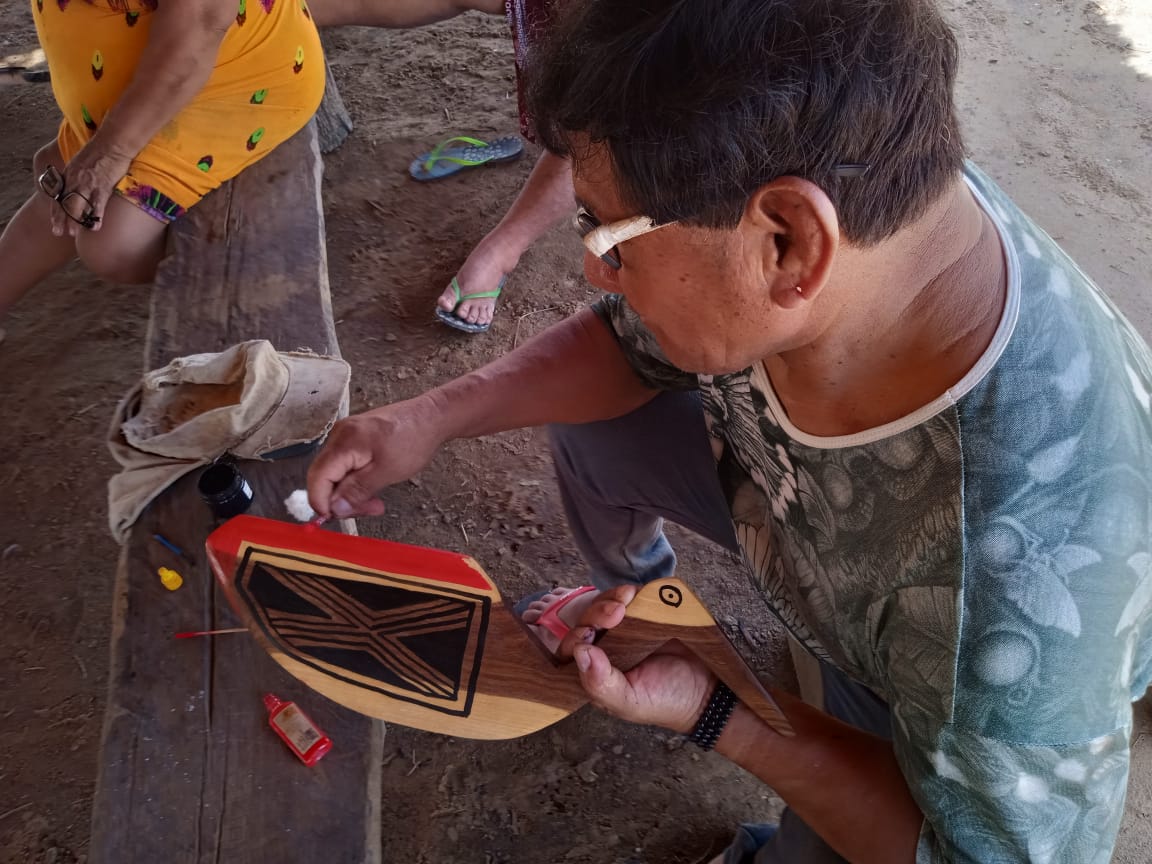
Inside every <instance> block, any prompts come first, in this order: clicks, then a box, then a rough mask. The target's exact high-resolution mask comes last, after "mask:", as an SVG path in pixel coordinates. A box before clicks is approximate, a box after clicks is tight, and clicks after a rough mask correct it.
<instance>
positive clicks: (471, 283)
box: [436, 235, 520, 324]
mask: <svg viewBox="0 0 1152 864" xmlns="http://www.w3.org/2000/svg"><path fill="white" fill-rule="evenodd" d="M489 236H491V235H489ZM519 258H520V256H519V255H510V254H509V253H508V251H507V250H505V249H504V248H503V247H502V245H501V244H500V241H499V240H495V241H493V240H490V239H489V238H488V237H485V238H484V239H483V240H481V241H480V242H479V243H478V244H477V245H476V248H475V249H473V250H472V253H471V254H470V255H469V256H468V259H467V260H466V261H465V262H464V265H463V266H462V267H461V268H460V271H459V272H458V273H457V274H456V282H457V284H458V285H459V286H460V293H461V294H462V295H468V294H485V293H487V292H489V291H495V290H496V287H497V286H498V285H499V284H500V280H501V279H503V278H504V276H505V275H507V274H508V273H509V272H511V271H512V270H513V269H514V268H515V267H516V263H517V261H518V260H519ZM496 303H497V298H496V297H482V298H480V299H478V300H465V301H463V302H462V303H461V304H460V307H459V308H458V309H456V310H455V311H456V317H458V318H461V319H463V320H464V321H467V322H468V323H469V324H490V323H492V318H493V316H494V315H495V313H496ZM436 305H437V306H439V307H440V308H441V309H443V310H444V311H445V312H451V311H453V307H455V306H456V292H455V291H453V290H452V286H451V284H449V285H448V287H447V288H445V289H444V293H443V294H441V295H440V297H439V298H438V299H437V300H436Z"/></svg>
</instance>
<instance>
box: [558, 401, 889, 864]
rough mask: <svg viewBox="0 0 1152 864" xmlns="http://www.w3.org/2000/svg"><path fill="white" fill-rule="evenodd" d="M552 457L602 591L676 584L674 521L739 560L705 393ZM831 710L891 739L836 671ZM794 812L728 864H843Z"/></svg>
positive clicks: (587, 432)
mask: <svg viewBox="0 0 1152 864" xmlns="http://www.w3.org/2000/svg"><path fill="white" fill-rule="evenodd" d="M549 431H550V433H551V441H552V457H553V460H554V462H555V464H556V475H557V479H558V480H559V483H560V495H561V498H562V499H563V502H564V510H565V512H566V514H567V516H568V524H569V527H570V528H571V530H572V535H573V538H574V539H575V541H576V545H577V547H578V548H579V549H580V552H581V554H582V555H583V556H584V560H585V561H586V562H587V563H588V567H589V577H590V579H591V581H592V584H593V585H595V586H596V587H597V588H600V589H606V588H611V587H613V586H615V585H623V584H629V583H631V584H642V583H644V582H650V581H652V580H654V579H663V578H665V577H667V576H671V575H672V574H673V572H674V571H675V569H676V553H675V552H673V551H672V547H671V546H670V545H669V543H668V540H667V539H666V538H665V536H664V520H665V519H671V520H672V521H673V522H676V523H677V524H678V525H683V526H684V527H685V528H688V529H689V530H691V531H694V532H696V533H697V534H699V535H700V536H702V537H705V538H707V539H709V540H711V541H713V542H714V543H718V544H719V545H721V546H723V547H724V548H725V549H728V550H730V551H732V552H737V551H739V547H738V545H737V543H736V533H735V530H734V529H733V527H732V518H731V515H730V513H729V510H728V505H727V502H726V501H725V499H724V493H723V491H722V490H721V488H720V481H719V479H718V477H717V475H716V462H715V459H714V458H713V455H712V449H711V446H710V443H709V439H708V432H707V429H706V427H705V425H704V415H703V412H702V410H701V408H700V402H699V399H698V397H697V396H696V394H695V393H662V394H660V395H659V396H657V397H656V398H655V399H653V400H652V401H651V402H649V403H648V404H647V405H644V406H643V407H641V408H639V409H637V410H636V411H633V412H632V413H631V414H627V415H625V416H623V417H619V418H616V419H615V420H605V421H601V422H598V423H584V424H580V425H557V426H552V427H551V428H550V430H549ZM821 682H822V684H823V689H824V710H825V711H827V712H828V713H829V714H831V715H832V716H833V717H837V718H839V719H841V720H843V721H845V722H847V723H851V724H852V725H854V726H858V727H860V728H861V729H866V730H867V731H869V732H872V733H874V734H876V735H882V736H883V737H885V738H891V737H892V733H891V726H890V719H889V711H888V706H887V705H886V704H885V703H884V702H883V701H882V700H880V699H879V698H878V697H877V696H876V695H875V694H874V693H872V691H871V690H868V689H867V688H866V687H863V686H861V685H859V684H856V683H855V682H853V681H852V680H850V679H849V678H847V677H846V676H844V675H843V674H841V673H840V672H839V671H837V670H836V669H834V668H833V667H831V666H828V665H827V664H822V667H821ZM843 861H844V859H843V858H841V857H840V856H839V855H837V854H836V853H835V852H833V851H832V850H831V849H830V848H829V847H828V846H827V845H826V844H825V843H824V841H823V840H821V839H820V837H819V836H818V835H817V834H816V833H815V832H814V831H812V829H811V828H809V827H808V826H807V825H805V824H804V822H803V821H802V820H801V819H800V818H799V817H798V816H796V814H795V813H793V812H792V811H791V810H785V811H784V814H783V816H782V817H781V819H780V824H779V826H775V825H742V826H740V828H739V830H738V831H737V834H736V838H735V840H734V841H733V843H732V845H731V846H730V847H729V848H728V850H727V851H726V852H725V854H724V858H723V862H724V864H839V862H843Z"/></svg>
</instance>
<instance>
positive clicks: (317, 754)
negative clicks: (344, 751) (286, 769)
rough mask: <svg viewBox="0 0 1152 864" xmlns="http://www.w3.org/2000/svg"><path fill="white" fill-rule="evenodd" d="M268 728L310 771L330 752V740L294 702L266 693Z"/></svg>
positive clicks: (265, 703) (265, 704)
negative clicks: (270, 728) (269, 727)
mask: <svg viewBox="0 0 1152 864" xmlns="http://www.w3.org/2000/svg"><path fill="white" fill-rule="evenodd" d="M264 707H265V708H267V709H268V725H269V726H271V727H272V731H273V732H275V733H276V734H277V735H279V736H280V738H281V740H282V741H283V742H284V743H285V744H287V745H288V749H289V750H291V751H292V752H293V753H295V754H296V758H298V759H299V760H300V761H301V762H303V763H304V764H305V765H308V766H309V767H311V766H312V765H315V764H316V763H317V762H319V761H320V760H321V759H322V758H323V756H324V754H325V753H327V752H328V751H329V750H331V749H332V739H331V738H329V737H328V736H327V735H325V734H324V733H323V731H321V729H320V727H319V726H317V725H316V724H315V723H313V722H312V721H311V720H310V719H309V718H308V715H307V714H305V713H304V712H303V711H301V710H300V708H299V707H298V706H297V705H296V703H295V702H286V701H284V700H283V699H281V698H280V697H279V696H275V695H274V694H272V693H268V694H266V695H265V696H264Z"/></svg>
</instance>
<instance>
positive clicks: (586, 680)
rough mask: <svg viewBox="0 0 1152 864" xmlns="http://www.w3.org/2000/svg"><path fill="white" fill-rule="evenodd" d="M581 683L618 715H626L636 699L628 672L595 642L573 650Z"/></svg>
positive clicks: (600, 704)
mask: <svg viewBox="0 0 1152 864" xmlns="http://www.w3.org/2000/svg"><path fill="white" fill-rule="evenodd" d="M572 656H573V659H574V660H575V661H576V671H577V673H578V674H579V676H580V683H581V684H582V685H583V686H584V689H585V691H587V693H588V695H589V696H591V697H592V701H593V702H595V703H596V704H597V705H598V706H600V707H601V708H603V709H604V710H605V711H608V712H610V713H612V714H615V715H617V716H624V715H625V714H626V713H627V708H628V706H629V704H630V702H631V701H632V700H630V699H629V693H630V692H631V690H632V685H631V684H629V683H628V679H627V678H626V677H625V676H624V673H623V672H621V671H620V670H619V669H617V668H615V667H614V666H613V665H612V662H611V661H610V660H609V659H608V655H607V654H605V653H604V652H603V651H602V650H600V649H599V648H597V647H596V646H595V645H587V644H583V643H581V644H579V645H577V646H576V649H575V652H574V653H573V655H572Z"/></svg>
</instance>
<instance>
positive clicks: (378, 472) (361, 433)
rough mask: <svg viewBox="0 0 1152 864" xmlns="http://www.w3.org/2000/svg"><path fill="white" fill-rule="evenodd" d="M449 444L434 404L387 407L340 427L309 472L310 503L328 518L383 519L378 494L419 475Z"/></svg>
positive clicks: (417, 402) (412, 401)
mask: <svg viewBox="0 0 1152 864" xmlns="http://www.w3.org/2000/svg"><path fill="white" fill-rule="evenodd" d="M444 441H445V435H444V432H443V429H442V425H441V424H440V423H439V422H438V420H437V415H436V411H435V408H434V403H432V402H431V400H428V399H425V398H419V397H418V398H416V399H409V400H408V401H406V402H397V403H396V404H394V405H385V406H384V407H382V408H376V409H374V410H372V411H367V412H365V413H363V414H356V415H354V416H352V417H348V418H346V419H344V420H341V421H339V422H338V423H337V424H336V425H335V426H333V427H332V431H331V433H329V435H328V443H327V444H326V445H325V446H324V449H323V450H321V451H320V455H319V456H317V457H316V461H314V462H313V463H312V467H311V468H310V469H309V470H308V500H309V501H310V502H311V504H312V509H313V510H315V511H316V512H317V513H319V514H320V515H321V516H325V517H328V518H333V517H334V518H340V519H342V518H346V517H349V516H379V515H381V514H382V513H383V512H384V502H383V501H381V500H380V499H379V498H377V497H376V493H377V492H379V491H380V490H381V489H383V488H384V487H385V486H390V485H392V484H393V483H400V482H402V481H404V480H407V479H409V478H411V477H413V476H415V475H416V474H418V473H419V472H420V471H421V470H422V469H423V468H424V467H425V466H426V465H427V464H428V463H429V462H430V461H431V460H432V457H433V456H434V455H435V454H436V451H437V450H438V449H439V448H440V446H441V445H442V444H443V443H444Z"/></svg>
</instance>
